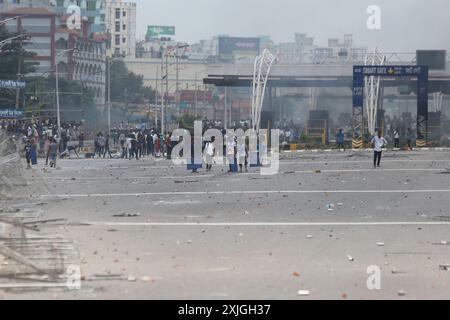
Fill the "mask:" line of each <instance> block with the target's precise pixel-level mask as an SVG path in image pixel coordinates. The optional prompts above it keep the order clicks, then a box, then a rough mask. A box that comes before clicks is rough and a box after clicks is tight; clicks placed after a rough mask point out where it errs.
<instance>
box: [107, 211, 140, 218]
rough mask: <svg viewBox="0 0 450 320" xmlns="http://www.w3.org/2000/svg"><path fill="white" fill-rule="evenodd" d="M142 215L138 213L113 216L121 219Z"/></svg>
mask: <svg viewBox="0 0 450 320" xmlns="http://www.w3.org/2000/svg"><path fill="white" fill-rule="evenodd" d="M140 215H141V214H140V213H139V212H138V213H119V214H113V217H119V218H129V217H139V216H140Z"/></svg>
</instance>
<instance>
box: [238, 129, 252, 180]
mask: <svg viewBox="0 0 450 320" xmlns="http://www.w3.org/2000/svg"><path fill="white" fill-rule="evenodd" d="M249 143H250V139H249V137H245V141H244V144H239V145H238V146H237V154H238V157H239V161H238V162H239V168H240V172H242V166H243V165H244V166H245V172H248V151H249Z"/></svg>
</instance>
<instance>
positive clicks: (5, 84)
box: [0, 79, 25, 89]
mask: <svg viewBox="0 0 450 320" xmlns="http://www.w3.org/2000/svg"><path fill="white" fill-rule="evenodd" d="M24 88H25V81H18V80H1V79H0V89H24Z"/></svg>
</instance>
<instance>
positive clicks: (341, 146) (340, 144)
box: [336, 129, 345, 152]
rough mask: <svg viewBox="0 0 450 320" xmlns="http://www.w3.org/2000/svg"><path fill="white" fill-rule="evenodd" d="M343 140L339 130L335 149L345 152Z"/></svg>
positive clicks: (342, 134) (342, 133)
mask: <svg viewBox="0 0 450 320" xmlns="http://www.w3.org/2000/svg"><path fill="white" fill-rule="evenodd" d="M344 138H345V136H344V132H342V129H339V132H338V133H337V134H336V143H337V148H338V150H339V151H341V150H344V152H345V146H344Z"/></svg>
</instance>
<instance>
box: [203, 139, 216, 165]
mask: <svg viewBox="0 0 450 320" xmlns="http://www.w3.org/2000/svg"><path fill="white" fill-rule="evenodd" d="M215 140H216V137H211V141H208V142H206V145H205V162H206V171H211V169H212V163H213V157H214V154H215V152H216V147H215V146H214V141H215Z"/></svg>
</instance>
